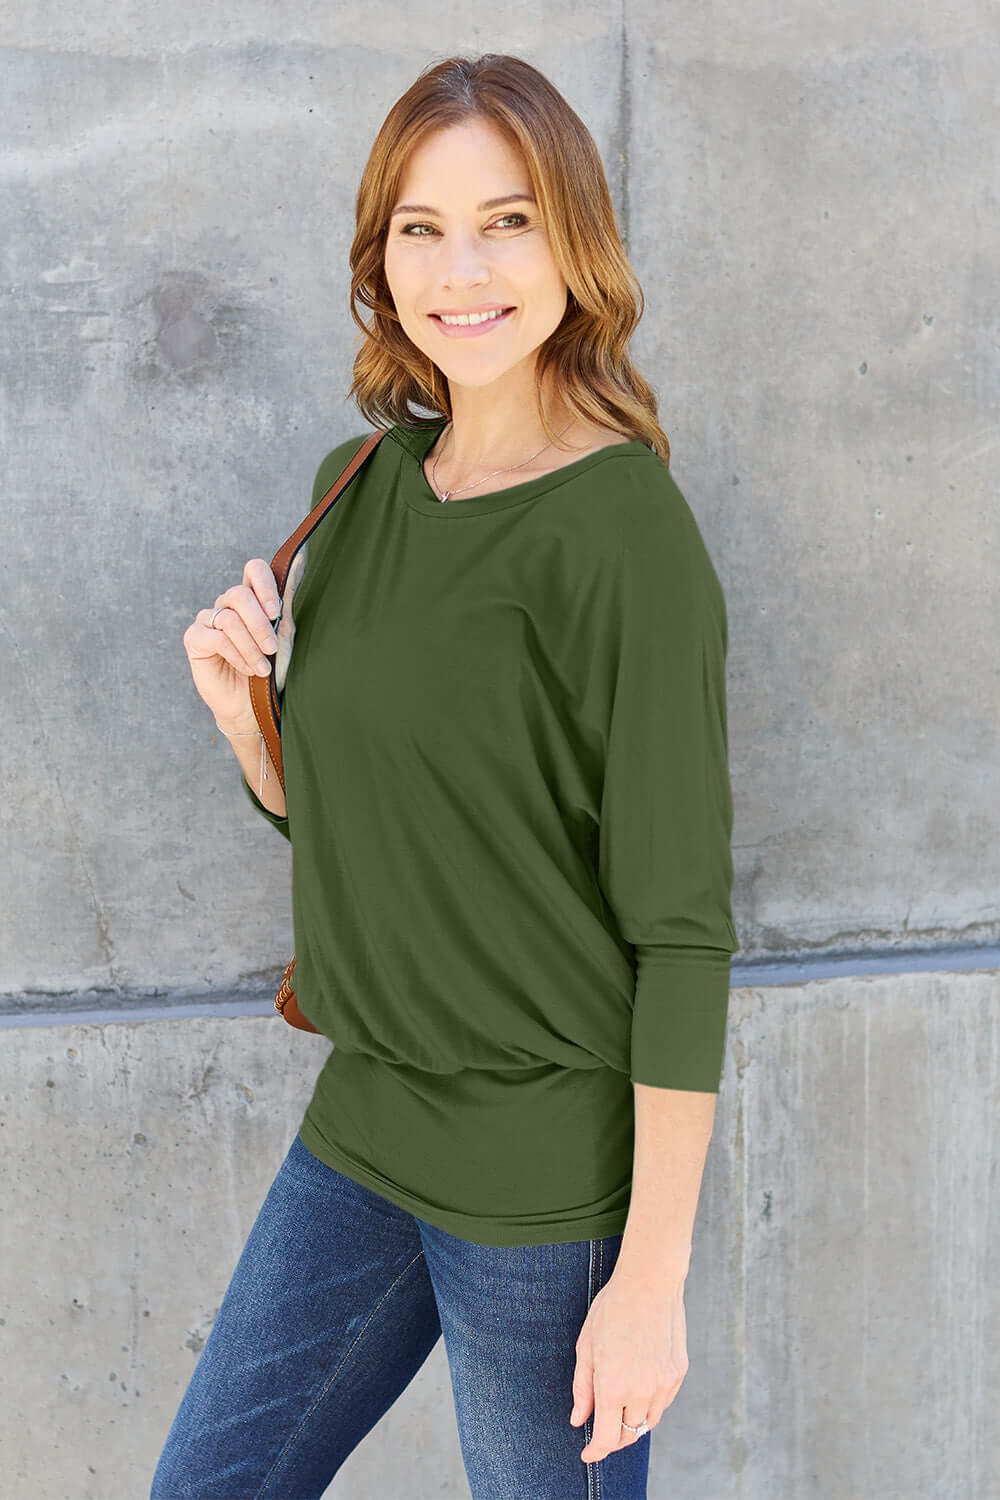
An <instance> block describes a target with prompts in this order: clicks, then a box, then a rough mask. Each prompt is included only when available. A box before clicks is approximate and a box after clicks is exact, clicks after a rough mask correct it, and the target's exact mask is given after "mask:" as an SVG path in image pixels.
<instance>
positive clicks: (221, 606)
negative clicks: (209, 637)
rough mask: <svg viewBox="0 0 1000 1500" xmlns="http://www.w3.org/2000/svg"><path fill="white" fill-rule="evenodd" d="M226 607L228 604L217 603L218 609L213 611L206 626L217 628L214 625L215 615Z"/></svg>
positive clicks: (212, 628)
mask: <svg viewBox="0 0 1000 1500" xmlns="http://www.w3.org/2000/svg"><path fill="white" fill-rule="evenodd" d="M228 608H229V605H228V604H220V605H219V607H218V609H217V610H215V611H214V613H213V615H212V618H211V619H210V620H209V622H208V628H209V630H215V629H217V626H216V623H215V616H216V615H220V614H221V613H222V611H223V610H224V609H228Z"/></svg>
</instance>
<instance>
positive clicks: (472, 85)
mask: <svg viewBox="0 0 1000 1500" xmlns="http://www.w3.org/2000/svg"><path fill="white" fill-rule="evenodd" d="M476 117H479V118H485V119H488V120H490V121H492V122H493V124H494V125H495V126H497V127H498V128H499V129H500V130H501V131H502V132H504V134H505V136H506V139H507V140H509V141H510V142H511V143H512V145H513V146H514V147H515V148H517V149H520V151H521V153H522V154H523V156H524V159H525V162H526V164H527V168H528V172H529V174H530V176H531V183H532V190H533V192H534V194H535V197H536V199H537V200H538V206H539V211H540V212H541V214H542V217H543V219H544V222H545V228H546V232H547V234H548V238H549V243H550V245H551V247H552V253H553V256H554V257H555V261H556V264H557V265H558V267H559V270H560V272H561V273H562V276H563V279H564V280H565V282H566V284H567V286H568V288H569V295H568V297H567V299H566V312H565V315H564V316H563V319H562V321H561V323H560V324H559V327H558V328H556V329H555V330H554V332H553V333H552V334H550V336H549V337H548V338H547V339H546V340H545V342H544V343H543V344H542V345H541V346H540V348H539V350H538V354H537V358H536V361H535V394H536V401H537V403H538V415H539V419H540V421H541V423H542V427H543V429H544V431H545V433H546V436H547V437H548V438H549V440H550V441H552V442H554V441H555V438H554V435H553V433H552V432H551V429H550V428H549V426H548V424H547V422H546V420H545V413H544V411H543V410H542V405H541V392H542V390H543V389H544V381H545V379H546V377H547V376H548V375H549V372H550V371H551V372H552V378H554V384H555V388H556V389H557V390H558V391H559V393H560V395H561V396H562V397H563V398H564V400H565V401H566V403H567V406H568V408H569V410H570V411H571V412H572V413H573V414H574V416H575V417H581V418H584V419H585V420H588V421H591V422H597V423H599V424H601V425H603V426H610V427H613V428H616V429H617V430H619V431H621V432H625V433H627V434H628V435H629V436H630V437H632V438H638V439H639V440H640V441H642V442H645V443H647V444H648V445H649V446H650V447H651V448H652V449H653V450H654V452H656V453H657V454H658V455H659V456H660V458H662V460H663V462H664V463H665V464H666V465H668V467H669V464H670V444H669V442H668V441H667V437H666V434H665V433H664V431H663V429H662V428H661V427H660V425H659V423H658V421H657V402H656V397H655V394H654V392H653V390H652V387H651V386H650V385H649V384H648V382H647V381H646V380H644V379H643V377H642V376H641V375H640V374H639V372H638V370H637V369H636V368H635V365H634V364H633V363H632V361H631V359H630V358H629V355H628V342H629V339H630V338H631V336H632V334H633V332H634V330H635V327H636V325H637V323H638V322H639V319H640V318H641V317H642V314H643V310H644V299H643V294H642V288H641V286H640V285H639V281H638V278H637V277H636V275H635V273H634V271H633V270H632V267H631V266H630V264H629V261H628V258H627V256H626V254H625V251H624V248H623V246H622V242H621V238H620V236H619V233H618V225H617V223H616V222H615V213H614V208H613V206H612V202H611V194H610V193H609V191H608V184H607V180H606V178H605V176H604V166H603V163H602V162H601V157H600V154H599V152H598V150H597V147H596V145H595V144H594V140H593V137H592V136H591V134H590V131H589V130H588V129H587V127H586V125H584V123H583V121H582V120H581V119H580V117H579V115H577V114H576V113H575V111H574V110H572V109H571V108H570V106H569V105H568V104H567V102H566V100H565V99H564V98H563V96H562V94H560V92H559V90H558V89H557V88H555V87H554V86H553V84H552V83H550V82H549V80H548V79H547V78H546V77H545V75H544V74H543V73H540V72H539V71H538V69H537V68H534V67H532V66H531V64H530V63H527V62H525V61H524V60H523V59H522V58H520V57H511V56H508V55H507V54H505V53H497V52H487V53H484V54H483V55H482V56H480V57H477V58H467V57H449V58H447V59H446V60H445V61H444V62H439V63H434V64H429V65H428V67H426V68H425V69H424V70H423V71H422V72H421V73H420V75H419V76H418V77H417V79H416V80H415V82H414V83H413V84H411V86H410V87H409V88H408V89H407V91H406V93H405V94H403V95H401V97H400V98H399V99H397V101H396V103H395V104H394V105H393V106H392V108H391V109H390V111H389V113H388V114H387V116H386V118H385V120H384V122H383V124H382V126H381V128H380V130H379V132H378V135H377V136H376V138H375V144H374V145H373V146H372V149H371V154H370V155H369V157H368V161H367V162H366V164H365V169H364V172H363V173H362V176H361V183H360V186H359V188H358V195H357V203H356V228H355V234H354V240H353V243H352V245H351V316H352V317H353V318H354V321H355V322H356V323H357V325H358V327H359V328H360V329H361V331H362V335H363V338H362V342H361V347H360V349H359V350H358V353H357V356H356V357H355V360H354V371H353V380H352V383H351V389H350V391H349V395H350V396H353V397H354V399H355V401H356V403H357V405H358V408H359V409H360V411H361V412H362V414H363V416H364V417H365V418H366V419H367V420H368V421H369V422H371V423H372V425H373V426H375V427H384V428H388V427H392V426H395V425H397V424H398V425H401V426H407V427H413V426H416V427H419V426H422V425H427V423H428V422H429V421H438V420H439V419H440V417H442V416H444V417H448V418H450V417H451V415H452V412H451V401H450V398H449V395H448V382H447V380H446V379H445V378H444V376H443V374H442V372H441V370H440V369H439V368H438V366H437V365H435V364H434V362H433V360H431V359H430V358H429V357H428V356H427V355H426V354H425V353H424V352H423V350H422V349H418V348H417V347H416V345H415V344H414V343H413V342H412V341H411V340H410V338H409V337H408V336H407V335H406V334H405V333H404V332H403V328H402V325H401V324H400V321H399V317H398V315H397V313H396V309H395V306H394V304H393V301H392V297H391V295H390V293H389V286H388V282H387V281H386V276H385V244H386V239H387V236H388V231H389V221H390V217H391V214H392V209H393V205H394V204H395V202H396V198H397V195H398V191H399V186H400V182H401V180H402V176H403V171H404V169H405V164H406V161H407V158H408V156H409V154H410V152H411V151H412V150H413V149H414V147H416V146H417V145H418V144H419V143H420V142H421V141H422V140H423V138H424V137H425V136H427V135H429V134H430V133H431V132H432V131H435V130H440V129H442V128H444V127H447V126H451V125H457V124H459V123H460V122H461V121H463V120H469V119H474V118H476ZM359 303H362V304H363V305H364V306H365V307H367V308H370V309H371V311H372V313H373V317H372V321H371V323H370V324H368V323H366V322H365V321H364V318H363V317H362V315H361V314H360V313H359V311H358V304H359ZM414 406H419V407H423V408H424V409H425V411H430V412H431V413H433V414H434V415H433V416H432V417H431V418H428V417H427V416H426V415H425V416H419V415H415V414H414V412H413V410H412V408H413V407H414Z"/></svg>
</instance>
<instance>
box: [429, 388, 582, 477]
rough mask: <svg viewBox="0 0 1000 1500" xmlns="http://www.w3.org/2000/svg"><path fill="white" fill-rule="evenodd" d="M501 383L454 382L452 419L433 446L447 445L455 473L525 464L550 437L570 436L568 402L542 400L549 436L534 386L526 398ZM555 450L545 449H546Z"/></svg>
mask: <svg viewBox="0 0 1000 1500" xmlns="http://www.w3.org/2000/svg"><path fill="white" fill-rule="evenodd" d="M502 385H503V382H500V381H498V382H495V383H494V384H493V385H491V386H487V387H470V386H457V387H456V386H454V385H452V386H451V387H450V395H451V421H450V423H448V425H447V426H446V427H445V428H444V429H443V430H442V437H440V438H438V439H437V441H436V444H435V447H436V451H437V453H438V454H439V455H440V454H441V452H442V449H443V451H444V453H445V454H446V456H447V463H448V468H449V470H451V471H452V472H454V473H456V474H468V475H470V476H471V475H473V474H474V473H475V472H476V471H477V470H479V469H484V468H490V469H499V468H502V467H503V466H504V465H508V464H518V463H523V462H524V460H525V459H526V458H529V457H530V456H531V455H532V454H533V453H535V452H536V451H537V450H538V449H539V448H545V447H546V444H548V443H550V442H551V441H552V438H555V439H556V440H557V441H558V442H559V443H560V444H561V443H563V442H566V441H568V440H572V437H573V429H574V427H576V426H577V422H576V419H575V418H574V417H573V416H572V414H571V413H570V412H569V411H568V410H567V408H566V406H565V403H564V402H562V401H559V400H553V399H549V400H547V401H545V402H544V403H543V409H544V411H545V416H546V419H547V421H548V424H549V427H550V428H551V431H552V437H551V438H550V436H549V435H548V434H547V433H546V431H545V429H544V427H543V426H542V421H541V417H540V416H539V413H538V408H537V403H536V401H535V393H534V387H533V386H532V387H531V389H530V391H529V392H528V399H525V393H524V392H523V391H514V390H508V391H504V390H503V389H502ZM565 428H568V429H569V430H568V431H565V432H564V429H565ZM551 451H552V450H551V449H550V448H547V449H546V453H547V454H548V453H551Z"/></svg>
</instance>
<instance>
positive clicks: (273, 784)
mask: <svg viewBox="0 0 1000 1500" xmlns="http://www.w3.org/2000/svg"><path fill="white" fill-rule="evenodd" d="M216 727H217V728H218V729H219V730H220V731H221V732H222V733H223V734H224V735H225V737H226V739H227V740H228V741H229V744H230V746H231V748H232V751H233V754H234V755H235V756H236V759H237V760H238V761H239V763H240V766H241V767H242V769H243V774H244V776H245V777H246V779H247V781H248V782H249V783H250V786H251V787H252V788H253V790H254V792H256V794H257V796H258V797H259V798H260V800H261V802H263V804H264V806H265V807H266V808H267V810H268V812H273V813H276V814H277V816H278V817H279V818H284V817H287V815H288V809H287V806H286V803H285V794H284V792H283V791H282V789H281V782H280V781H279V779H278V773H277V771H276V770H275V769H274V764H273V762H272V760H271V757H270V755H269V754H268V751H267V747H266V745H265V747H264V787H263V791H262V790H261V775H260V752H261V745H262V744H263V743H264V741H263V736H262V735H261V733H260V730H259V729H258V730H256V732H254V730H253V728H252V727H251V726H250V725H249V724H236V725H233V726H232V727H230V726H229V725H228V724H227V725H225V726H224V727H223V726H222V725H220V724H218V723H217V725H216ZM230 735H231V736H232V738H230ZM245 795H246V794H245V793H244V796H245ZM259 816H260V814H259V813H258V817H259Z"/></svg>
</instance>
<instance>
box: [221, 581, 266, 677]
mask: <svg viewBox="0 0 1000 1500" xmlns="http://www.w3.org/2000/svg"><path fill="white" fill-rule="evenodd" d="M215 609H216V610H219V611H220V613H219V614H218V615H216V620H215V626H216V629H217V630H218V629H222V630H225V631H226V633H227V635H230V636H231V637H232V638H233V640H234V641H235V642H236V644H237V646H238V647H239V648H240V650H241V651H242V652H243V655H244V656H245V657H246V659H247V661H248V662H251V663H253V664H256V660H257V657H258V655H264V654H266V653H267V652H269V651H276V650H277V649H278V637H277V635H276V634H275V631H274V627H273V626H272V624H271V622H270V620H269V619H268V617H267V615H266V614H265V613H264V608H263V606H262V604H261V602H260V600H259V599H258V598H257V595H256V593H255V592H254V590H253V589H252V588H250V586H249V585H248V584H245V583H238V584H236V585H235V586H234V587H233V588H231V589H226V591H225V593H223V594H220V595H219V597H218V598H217V599H216V601H215ZM214 612H215V611H214V610H210V611H209V614H210V615H211V614H213V613H214Z"/></svg>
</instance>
